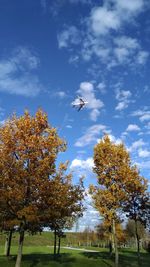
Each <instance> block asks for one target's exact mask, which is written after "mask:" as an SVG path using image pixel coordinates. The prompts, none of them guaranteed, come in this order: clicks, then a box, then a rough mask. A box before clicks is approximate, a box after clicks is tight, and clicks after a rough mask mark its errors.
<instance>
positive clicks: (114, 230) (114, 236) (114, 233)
mask: <svg viewBox="0 0 150 267" xmlns="http://www.w3.org/2000/svg"><path fill="white" fill-rule="evenodd" d="M113 238H114V246H115V267H118V263H119V254H118V244H117V236H116V226H115V220H114V219H113Z"/></svg>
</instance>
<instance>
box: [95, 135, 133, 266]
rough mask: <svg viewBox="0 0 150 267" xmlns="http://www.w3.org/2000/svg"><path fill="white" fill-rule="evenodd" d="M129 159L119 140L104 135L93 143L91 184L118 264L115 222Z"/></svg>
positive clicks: (123, 194)
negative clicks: (108, 225) (94, 144)
mask: <svg viewBox="0 0 150 267" xmlns="http://www.w3.org/2000/svg"><path fill="white" fill-rule="evenodd" d="M130 168H131V160H130V156H129V153H128V152H127V150H126V149H125V147H124V145H123V144H114V143H112V142H111V141H110V139H109V137H108V136H107V135H105V136H104V138H103V139H102V140H100V142H99V143H98V144H97V145H96V146H95V147H94V168H93V170H94V172H95V173H96V175H97V186H95V187H91V192H92V193H93V199H94V203H95V206H96V208H97V209H98V210H99V212H100V214H101V215H102V216H103V217H104V219H105V220H107V221H108V222H109V223H110V227H111V231H112V234H113V240H114V247H115V264H116V266H118V248H117V235H116V224H117V223H118V222H119V221H120V218H119V210H120V209H121V207H122V205H123V203H124V201H125V200H126V197H127V196H126V191H125V186H126V182H127V181H128V179H129V172H130Z"/></svg>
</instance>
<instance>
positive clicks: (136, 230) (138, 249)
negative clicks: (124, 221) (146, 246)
mask: <svg viewBox="0 0 150 267" xmlns="http://www.w3.org/2000/svg"><path fill="white" fill-rule="evenodd" d="M135 236H136V243H137V256H138V262H139V261H140V238H139V235H138V226H137V220H135Z"/></svg>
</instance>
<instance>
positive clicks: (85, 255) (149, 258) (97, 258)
mask: <svg viewBox="0 0 150 267" xmlns="http://www.w3.org/2000/svg"><path fill="white" fill-rule="evenodd" d="M3 250H4V247H0V253H1V256H0V266H1V267H14V265H15V259H16V256H15V254H16V252H17V247H16V246H13V247H12V250H11V255H12V256H11V257H10V258H9V259H6V258H5V257H4V256H3V255H2V254H3ZM61 252H62V254H61V256H60V257H57V258H56V259H54V257H53V255H52V248H50V247H44V246H37V247H36V246H29V247H27V246H25V247H24V250H23V258H22V265H21V266H22V267H48V266H50V267H98V266H100V267H114V258H112V259H110V258H109V255H108V252H107V250H106V249H100V250H99V251H98V252H84V251H77V250H68V249H62V250H61ZM149 263H150V254H148V253H145V252H142V253H141V263H140V266H142V267H149ZM119 267H138V262H137V257H136V252H135V251H132V250H128V249H126V250H122V251H120V264H119Z"/></svg>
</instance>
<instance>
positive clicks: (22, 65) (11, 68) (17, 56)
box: [0, 47, 42, 97]
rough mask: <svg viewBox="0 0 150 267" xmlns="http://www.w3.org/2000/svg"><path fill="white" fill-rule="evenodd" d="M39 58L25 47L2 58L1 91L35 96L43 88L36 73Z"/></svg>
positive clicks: (0, 72)
mask: <svg viewBox="0 0 150 267" xmlns="http://www.w3.org/2000/svg"><path fill="white" fill-rule="evenodd" d="M39 63H40V62H39V59H38V58H37V57H36V56H35V55H33V54H32V53H31V51H30V50H29V49H27V48H25V47H19V48H18V49H16V50H15V51H14V52H13V55H12V56H11V57H9V58H7V59H5V60H4V59H3V60H0V91H1V92H5V93H9V94H15V95H22V96H26V97H34V96H36V95H38V93H39V92H40V90H41V89H42V85H41V83H40V81H39V79H38V76H37V75H36V74H35V71H36V70H37V69H38V67H39Z"/></svg>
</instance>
